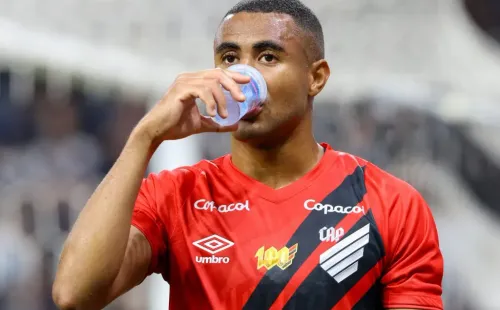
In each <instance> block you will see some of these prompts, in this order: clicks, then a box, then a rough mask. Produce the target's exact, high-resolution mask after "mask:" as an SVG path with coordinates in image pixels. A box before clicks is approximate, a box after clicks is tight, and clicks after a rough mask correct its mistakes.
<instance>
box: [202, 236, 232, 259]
mask: <svg viewBox="0 0 500 310" xmlns="http://www.w3.org/2000/svg"><path fill="white" fill-rule="evenodd" d="M193 245H194V246H195V247H197V248H199V249H202V250H203V251H205V252H208V253H210V254H212V256H196V262H197V263H199V264H228V263H229V257H222V256H215V255H214V254H217V253H219V252H222V251H224V250H225V249H228V248H230V247H232V246H233V245H234V242H231V241H229V240H227V239H225V238H222V237H221V236H218V235H211V236H210V237H206V238H203V239H201V240H198V241H195V242H193Z"/></svg>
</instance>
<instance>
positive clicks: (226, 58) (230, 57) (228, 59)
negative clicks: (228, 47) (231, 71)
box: [222, 55, 236, 63]
mask: <svg viewBox="0 0 500 310" xmlns="http://www.w3.org/2000/svg"><path fill="white" fill-rule="evenodd" d="M222 61H223V62H225V63H233V62H235V61H236V56H234V55H226V56H224V57H223V58H222Z"/></svg>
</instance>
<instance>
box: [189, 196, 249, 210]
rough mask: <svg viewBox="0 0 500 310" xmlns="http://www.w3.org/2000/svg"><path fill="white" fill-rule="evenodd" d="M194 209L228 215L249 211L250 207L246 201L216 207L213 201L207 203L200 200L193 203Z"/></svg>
mask: <svg viewBox="0 0 500 310" xmlns="http://www.w3.org/2000/svg"><path fill="white" fill-rule="evenodd" d="M194 208H195V209H197V210H205V211H210V212H214V211H218V212H220V213H228V212H233V211H243V210H247V211H250V206H249V202H248V200H246V201H245V202H235V203H231V204H228V205H220V206H218V205H216V204H215V202H213V201H208V200H205V199H200V200H198V201H196V202H195V203H194Z"/></svg>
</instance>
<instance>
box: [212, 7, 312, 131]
mask: <svg viewBox="0 0 500 310" xmlns="http://www.w3.org/2000/svg"><path fill="white" fill-rule="evenodd" d="M302 41H304V36H303V32H302V30H301V29H300V28H299V27H298V26H297V25H296V24H295V22H294V20H293V19H292V18H291V17H290V16H288V15H285V14H274V13H238V14H235V15H232V16H231V15H230V16H228V17H227V18H226V19H225V20H224V21H223V23H222V24H221V26H220V28H219V30H218V32H217V35H216V38H215V45H214V48H215V65H216V67H220V68H227V67H230V66H231V65H234V64H247V65H250V66H252V67H255V68H257V70H259V71H260V72H261V73H262V75H263V76H264V79H265V80H266V83H267V89H268V98H267V100H266V102H265V103H264V106H263V108H262V111H261V112H260V113H259V114H258V115H257V116H255V117H252V118H250V119H244V120H241V121H240V122H239V127H238V130H237V131H236V132H235V133H234V137H235V138H236V139H238V140H254V139H256V140H262V139H265V137H267V138H270V139H272V138H273V137H278V136H281V135H286V134H287V132H290V131H292V130H293V129H294V128H295V127H297V126H298V124H300V122H301V120H302V119H303V117H304V115H305V114H306V113H307V112H308V109H309V95H308V94H309V88H310V85H309V84H310V83H311V81H310V78H309V70H310V66H309V64H310V61H309V60H308V56H307V52H306V49H305V48H304V46H307V45H306V44H304V42H302Z"/></svg>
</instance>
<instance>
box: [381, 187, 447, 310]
mask: <svg viewBox="0 0 500 310" xmlns="http://www.w3.org/2000/svg"><path fill="white" fill-rule="evenodd" d="M388 220H389V229H390V233H389V236H390V239H389V240H388V247H387V258H386V259H387V265H386V270H385V273H384V275H383V276H382V279H381V283H382V285H383V304H384V306H385V308H386V309H425V310H431V309H432V310H442V309H443V304H442V298H441V294H442V288H441V282H442V278H443V257H442V255H441V251H440V249H439V241H438V234H437V229H436V224H435V222H434V219H433V217H432V213H431V210H430V208H429V207H428V205H427V203H426V202H425V201H424V199H423V197H422V196H421V195H420V194H419V193H418V192H417V191H416V190H415V189H414V188H412V187H411V186H409V185H406V187H404V188H401V189H400V191H399V193H398V197H397V198H396V200H395V202H394V205H393V207H392V208H391V209H390V211H389V218H388Z"/></svg>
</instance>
